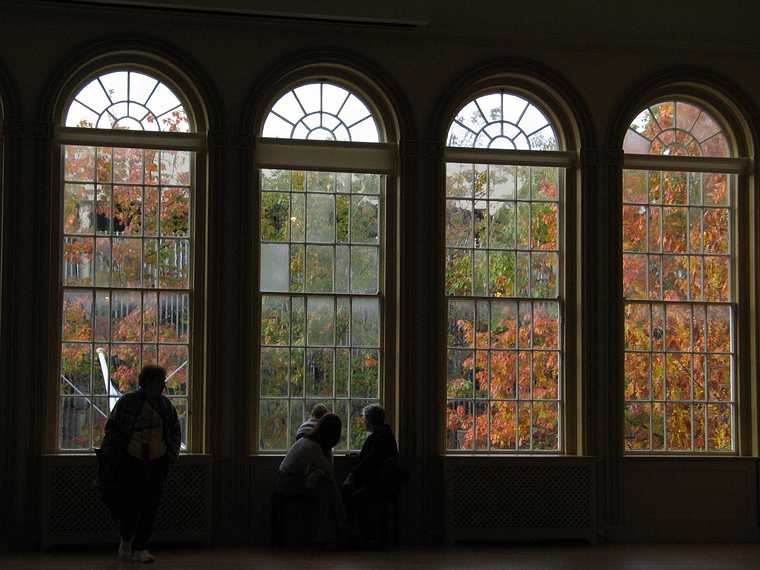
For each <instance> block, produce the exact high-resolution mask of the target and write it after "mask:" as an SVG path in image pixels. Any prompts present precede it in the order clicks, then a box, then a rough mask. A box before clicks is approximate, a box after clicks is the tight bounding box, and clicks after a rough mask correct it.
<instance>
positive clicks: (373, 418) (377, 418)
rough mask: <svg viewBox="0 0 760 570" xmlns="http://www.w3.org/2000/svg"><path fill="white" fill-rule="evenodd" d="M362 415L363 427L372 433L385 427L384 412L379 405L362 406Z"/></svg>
mask: <svg viewBox="0 0 760 570" xmlns="http://www.w3.org/2000/svg"><path fill="white" fill-rule="evenodd" d="M362 415H363V416H364V425H365V426H366V427H367V429H368V430H369V431H374V430H375V428H378V427H380V426H382V425H385V410H384V409H383V407H382V406H381V405H380V404H370V405H368V406H364V409H363V410H362Z"/></svg>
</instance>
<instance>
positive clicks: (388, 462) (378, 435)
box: [343, 404, 398, 538]
mask: <svg viewBox="0 0 760 570" xmlns="http://www.w3.org/2000/svg"><path fill="white" fill-rule="evenodd" d="M362 415H363V416H364V425H365V426H366V428H367V431H369V432H370V433H369V436H368V437H367V439H366V441H365V442H364V445H363V446H362V450H361V453H360V454H359V464H358V465H357V466H356V467H355V468H354V469H353V471H351V473H349V475H348V477H347V478H346V480H345V481H344V483H343V502H344V504H345V506H346V510H347V513H348V517H349V522H350V523H355V522H358V523H359V527H360V528H361V527H364V526H365V525H364V524H363V523H364V517H363V516H362V515H363V514H365V513H367V511H368V510H369V506H370V505H371V504H373V503H377V502H382V501H383V500H387V499H389V498H390V497H389V494H392V493H395V492H396V491H397V489H395V488H391V487H395V486H394V485H393V483H392V479H393V477H394V476H395V474H396V471H397V469H398V467H397V465H396V463H397V461H396V460H397V458H398V446H397V445H396V438H395V437H394V436H393V430H391V427H390V426H389V425H388V424H386V423H385V410H384V409H383V408H382V406H380V405H379V404H370V405H368V406H366V407H365V408H364V410H363V411H362ZM362 530H363V529H362ZM361 534H362V535H365V536H366V533H365V532H362V533H361ZM354 538H356V537H354Z"/></svg>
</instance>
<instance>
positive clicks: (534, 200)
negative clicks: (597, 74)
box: [442, 88, 575, 454]
mask: <svg viewBox="0 0 760 570" xmlns="http://www.w3.org/2000/svg"><path fill="white" fill-rule="evenodd" d="M489 97H490V99H491V100H492V101H493V103H494V104H493V105H491V112H489V111H488V110H487V109H488V106H486V108H485V109H484V108H483V107H484V105H483V101H488V98H489ZM502 101H504V102H507V101H510V102H512V107H513V110H512V113H513V114H514V116H513V117H510V116H507V117H504V116H503V113H507V111H506V110H505V111H504V112H502V111H501V109H502V107H501V105H502ZM515 103H519V106H518V105H516V104H515ZM504 108H505V109H506V106H505V107H504ZM468 109H469V110H468ZM494 109H496V110H494ZM541 109H545V107H544V106H543V105H542V104H540V103H539V102H538V101H536V100H535V99H534V97H533V96H532V95H529V94H527V93H525V92H523V91H522V90H515V89H504V88H502V89H492V90H490V91H485V92H481V93H480V94H479V95H478V96H476V97H474V98H473V97H470V98H469V99H467V103H466V104H465V105H463V106H462V107H460V109H459V111H458V112H457V113H455V114H454V115H453V119H452V123H451V124H450V126H449V128H448V130H447V132H446V139H445V140H446V144H447V148H446V149H445V150H444V157H445V161H446V167H447V173H448V177H449V178H450V175H451V174H452V172H454V171H456V170H457V169H456V168H454V167H460V166H461V167H468V168H466V169H465V170H470V169H474V174H473V177H472V180H479V179H480V178H482V176H480V175H479V174H478V173H479V172H480V173H481V174H485V179H484V180H485V181H480V182H478V183H476V185H475V187H474V188H473V192H472V193H468V194H467V196H466V197H465V200H474V203H475V208H476V209H477V208H478V206H477V203H478V202H479V201H480V202H483V201H488V202H489V203H490V202H492V201H493V202H494V204H497V205H498V204H500V203H505V204H509V203H511V201H514V203H515V206H517V205H520V206H521V207H522V208H523V209H525V208H526V207H527V208H531V207H533V206H535V207H537V208H539V209H540V208H546V207H550V209H551V210H552V212H553V216H556V228H555V232H556V235H555V237H554V238H553V240H550V241H551V242H552V245H551V247H550V246H549V245H550V244H548V243H543V244H541V245H540V246H537V247H538V249H537V250H536V251H532V250H533V245H531V244H528V245H527V247H524V246H518V245H513V246H509V245H506V246H505V245H504V244H501V245H496V246H493V247H492V246H491V244H489V247H485V248H484V247H483V246H484V245H485V244H486V243H487V240H491V239H492V238H493V236H491V235H490V234H491V231H489V232H488V235H489V236H490V237H488V238H487V240H486V241H483V240H479V239H477V237H476V239H475V240H474V242H473V243H472V244H470V245H469V246H467V247H468V248H471V251H472V254H473V260H474V258H475V256H476V255H477V254H479V253H480V254H481V255H482V254H484V253H485V254H487V255H489V257H490V255H491V254H496V255H497V257H498V256H503V255H507V256H509V255H510V254H512V255H522V256H525V255H533V254H535V253H538V254H540V255H544V254H545V253H546V252H545V251H540V250H544V249H546V248H547V247H548V248H549V249H550V250H552V251H551V253H550V254H551V255H556V256H557V259H556V263H557V267H556V271H555V275H556V279H555V280H554V281H553V282H552V281H551V280H550V283H552V286H551V287H550V288H551V289H554V288H556V294H551V293H550V294H548V297H547V296H545V294H542V293H541V289H542V288H544V289H545V288H546V287H545V285H546V283H544V282H543V280H542V279H536V284H537V285H538V288H537V289H536V290H534V289H533V282H532V280H531V279H530V278H529V282H528V285H527V286H526V288H525V290H524V291H522V290H521V291H519V292H518V291H517V290H516V291H515V292H514V293H511V294H510V293H504V292H499V293H498V294H492V293H493V292H492V291H491V287H492V286H491V283H490V281H491V278H490V277H489V278H488V281H489V283H488V284H486V285H485V287H486V289H484V290H483V292H481V293H478V292H477V291H475V294H474V296H473V295H472V293H469V294H467V293H465V294H464V295H462V294H457V293H454V294H452V292H451V291H450V288H449V283H448V279H446V292H445V295H446V301H447V305H448V309H447V311H450V310H451V308H452V307H453V306H455V305H461V304H462V303H463V302H464V303H465V304H467V303H471V304H472V312H471V314H472V317H473V318H474V319H476V321H477V320H480V317H479V316H477V317H476V315H479V314H480V312H481V307H483V308H484V309H485V313H484V314H486V315H487V314H489V313H490V314H491V318H493V314H494V312H497V309H498V311H504V310H505V309H508V310H511V311H512V312H514V313H515V314H518V313H519V314H520V315H523V314H532V315H533V316H534V317H535V316H536V315H538V314H539V313H540V314H544V313H546V314H554V321H553V322H554V325H553V330H555V331H556V335H555V336H554V338H553V340H551V342H550V345H551V346H549V345H546V346H544V347H543V348H541V347H538V346H536V347H533V346H531V345H530V344H525V342H526V339H527V338H529V337H530V336H531V333H529V335H528V337H525V339H522V340H519V341H518V340H511V341H510V340H507V342H508V343H510V345H509V346H504V345H503V344H502V345H498V344H494V340H493V336H494V330H491V333H490V336H491V337H492V338H491V340H490V341H486V344H485V345H483V344H481V341H480V340H478V337H479V336H482V334H480V333H475V334H474V337H475V339H474V340H467V341H466V342H468V343H469V345H470V346H469V347H468V348H466V351H471V352H472V360H473V363H474V366H475V368H480V366H481V365H480V364H479V362H480V361H481V359H480V357H479V355H478V352H482V353H485V355H486V356H488V355H490V356H488V360H489V362H490V360H492V358H493V356H494V354H496V355H503V354H506V352H509V351H512V352H514V355H515V357H516V358H517V355H518V354H520V355H522V356H521V357H520V358H522V357H524V358H525V359H527V360H528V361H529V360H531V359H532V356H533V353H534V352H535V351H543V353H544V354H542V355H541V360H542V361H543V360H546V358H544V357H545V356H546V357H547V358H548V359H549V360H552V359H554V364H553V367H554V368H553V369H554V370H555V371H556V374H555V375H554V379H555V383H554V386H555V387H554V388H552V389H550V390H549V392H552V393H553V394H554V396H553V397H552V396H549V397H548V399H545V398H547V395H546V394H544V395H543V396H536V398H544V399H543V400H540V399H536V400H534V399H533V396H532V395H531V396H527V398H526V397H525V394H522V393H521V394H518V391H521V388H519V385H518V384H516V385H515V387H514V393H513V394H512V395H507V396H503V395H502V396H499V395H495V396H494V394H492V393H490V394H488V395H485V396H484V395H483V394H478V387H477V385H476V384H475V383H474V381H473V384H474V386H475V387H474V389H475V392H474V393H473V395H472V397H471V398H470V401H469V404H470V405H471V407H472V410H473V411H474V412H475V413H473V414H472V417H473V419H474V420H475V421H473V422H471V423H472V425H471V426H470V427H466V426H465V427H466V430H465V431H466V432H469V431H472V434H471V438H470V439H471V440H472V443H469V444H468V443H467V442H466V440H467V438H464V440H463V441H464V442H465V445H464V446H462V445H460V443H461V442H460V441H459V439H461V438H460V437H459V436H460V435H461V434H459V435H457V438H456V440H452V435H451V427H452V425H454V424H451V421H452V413H453V414H454V416H456V417H455V420H454V423H455V424H457V422H458V421H459V419H458V416H461V415H462V413H463V411H464V413H465V415H466V402H457V400H459V399H460V398H459V396H457V395H452V393H451V392H450V388H451V384H450V382H449V381H450V378H444V380H445V384H446V386H447V388H446V390H445V392H444V394H445V397H446V401H447V402H448V405H447V406H446V409H447V411H446V417H445V418H444V419H445V423H446V424H447V428H446V430H445V432H444V435H445V436H446V437H445V438H444V439H445V441H444V442H443V444H442V445H443V449H444V451H445V453H452V454H472V453H490V454H511V453H534V454H542V453H543V454H547V453H548V454H557V453H563V452H565V450H566V449H574V448H575V442H574V441H570V440H569V439H568V437H572V435H570V434H565V422H566V421H567V419H568V415H567V414H566V411H565V407H566V402H565V390H566V383H567V382H566V379H565V366H566V361H567V358H566V353H565V342H564V328H565V324H564V323H565V302H564V296H565V287H566V285H565V259H564V251H565V247H566V244H565V243H564V231H563V230H562V226H563V222H562V220H563V218H564V215H565V205H566V202H565V201H566V196H565V190H566V188H565V184H566V178H567V176H566V175H567V174H568V171H569V169H570V168H572V167H573V165H574V161H575V159H574V155H573V153H572V152H568V151H565V150H564V149H563V143H562V140H563V139H561V138H560V136H561V134H560V132H559V131H558V127H557V123H556V122H555V121H554V120H550V119H548V118H547V117H549V116H552V117H553V114H549V113H546V112H545V111H543V110H541ZM529 112H530V113H531V114H532V116H533V126H531V127H528V126H527V125H528V124H530V123H523V122H522V121H524V117H525V116H526V115H528V114H529ZM467 113H469V117H470V118H469V119H468V114H467ZM489 115H491V116H492V117H493V120H490V121H489V120H487V119H486V116H489ZM502 119H505V121H502ZM510 119H512V120H510ZM467 121H470V123H471V124H469V125H468V124H467ZM509 126H517V127H523V133H517V134H512V133H508V134H510V135H512V136H513V137H514V138H515V140H516V142H518V144H515V145H514V146H515V147H517V148H513V145H512V143H511V141H510V144H509V145H502V146H506V147H507V148H494V147H496V146H497V145H498V144H499V142H498V136H500V135H501V129H502V128H504V129H505V132H507V131H506V129H507V127H509ZM489 128H490V129H492V130H493V129H497V128H498V130H493V132H491V133H489V132H488V131H487V130H486V129H489ZM457 131H458V135H457ZM542 132H544V133H548V135H550V136H549V141H548V144H547V139H543V140H542V141H536V140H533V141H531V140H529V136H531V137H535V136H536V134H542ZM478 137H480V138H478ZM520 137H522V138H520ZM486 139H489V142H485V140H486ZM491 139H493V140H491ZM491 142H494V143H496V144H492V145H491V146H490V148H489V144H490V143H491ZM538 143H540V144H538ZM521 146H522V148H520V147H521ZM546 151H554V152H551V153H549V152H546ZM452 169H453V170H452ZM500 171H514V173H513V175H512V177H510V176H507V178H508V179H510V178H511V179H512V180H513V183H515V180H517V179H518V178H519V177H520V176H521V173H528V174H527V175H526V177H525V180H527V181H528V183H527V185H526V189H522V188H521V186H520V184H519V183H518V187H517V188H515V189H514V191H513V192H512V193H511V194H510V193H509V191H507V195H502V193H503V192H504V189H503V188H498V189H497V190H496V194H495V195H494V193H493V189H492V188H491V182H493V180H492V178H493V173H494V172H495V173H497V177H496V179H495V180H496V181H497V185H499V183H498V181H499V175H498V173H499V172H500ZM534 171H535V172H536V173H541V172H545V173H551V178H552V179H553V180H554V184H553V185H549V186H553V187H554V191H553V192H554V193H553V194H552V193H550V194H551V197H549V194H547V195H545V196H541V192H542V191H543V190H548V189H549V186H544V185H540V184H537V185H536V187H535V189H534V188H533V184H532V181H533V173H534ZM539 178H540V176H539ZM536 181H538V179H537V180H536ZM478 185H483V186H484V188H488V190H482V192H485V193H481V194H478V190H477V186H478ZM449 186H450V181H447V189H446V197H447V198H448V199H447V203H448V202H450V201H451V199H452V198H454V199H458V198H457V196H459V194H458V192H459V191H458V190H457V191H456V192H457V193H455V194H451V188H449ZM508 186H509V184H508ZM504 200H506V202H504ZM474 211H475V210H473V212H474ZM490 211H491V206H490V205H489V206H488V208H487V212H490ZM489 216H490V214H489ZM550 217H552V216H550ZM446 224H447V229H446V234H447V236H446V237H447V243H448V239H449V228H448V222H446ZM477 225H478V224H476V226H477ZM489 225H490V224H489ZM471 229H472V228H471ZM473 231H476V230H473ZM476 233H477V231H476ZM539 235H540V234H539ZM529 239H530V238H529ZM451 245H452V244H451V243H448V244H447V246H446V247H447V248H449V249H450V247H451ZM534 245H535V244H534ZM505 247H506V249H505ZM448 257H449V255H447V258H448ZM473 263H474V264H475V265H472V267H470V270H471V271H476V269H475V268H476V266H477V263H476V262H475V261H472V262H471V264H473ZM447 264H448V261H447ZM487 265H488V267H489V270H488V271H489V273H490V272H491V269H490V265H491V263H490V262H488V264H487ZM541 274H542V272H539V275H538V277H541ZM447 277H448V271H447ZM473 279H477V275H475V274H473ZM472 285H473V286H474V285H475V281H473V282H472ZM483 293H485V294H486V296H485V297H484V296H483ZM488 305H490V308H489V307H488ZM468 310H469V309H468ZM547 311H548V313H547ZM486 318H488V317H486ZM536 318H537V317H536ZM444 319H445V322H449V321H450V319H451V317H450V316H448V317H446V316H445V317H444ZM505 322H506V321H505ZM475 324H476V322H475V321H473V322H471V323H470V325H473V326H472V330H473V331H475V330H476V327H475ZM502 324H503V323H502ZM457 326H458V325H457ZM478 326H479V325H478ZM488 326H489V327H490V326H491V325H488ZM459 328H461V327H459ZM459 328H458V329H457V330H459ZM467 330H469V326H465V327H464V329H462V330H460V331H459V332H460V333H462V334H461V335H459V334H454V338H455V339H456V338H458V337H459V336H462V337H464V338H466V337H467V334H466V331H467ZM535 333H536V331H533V333H532V334H535ZM500 334H501V333H497V338H498V336H499V335H500ZM521 334H522V333H521ZM443 336H444V340H445V339H447V337H448V340H446V342H445V345H444V353H448V354H449V360H450V357H451V351H452V345H451V342H450V341H451V338H452V329H451V323H450V322H449V325H448V333H447V334H445V335H443ZM487 336H488V335H487ZM502 336H503V335H502ZM507 336H509V335H507ZM505 338H506V337H505ZM510 338H511V337H510ZM460 340H461V339H460ZM502 340H504V339H502ZM543 340H544V341H546V339H543ZM499 342H501V341H499ZM512 343H513V344H512ZM461 348H463V347H461V346H460V347H458V348H457V349H456V350H459V349H461ZM505 348H506V349H507V351H504V349H505ZM537 360H538V359H537ZM484 366H485V370H486V372H487V373H488V374H491V372H493V370H492V369H493V366H492V363H489V364H488V365H485V364H484ZM442 368H443V371H444V375H445V376H447V377H448V370H449V368H450V367H449V363H447V362H446V361H444V362H443V363H442ZM475 368H473V371H474V370H475ZM489 370H491V372H488V371H489ZM529 370H530V371H531V375H530V377H531V378H533V375H534V374H535V370H534V369H533V368H532V367H531V368H529ZM513 374H516V372H515V371H514V370H513V371H512V372H511V373H510V374H509V375H508V376H512V375H513ZM491 375H492V374H491ZM491 380H492V379H491V378H490V377H489V382H491ZM516 380H518V378H516ZM532 381H533V380H531V382H532ZM531 382H529V384H530V383H531ZM550 384H551V382H550ZM482 386H483V384H482V381H481V388H480V391H481V392H482V389H483V388H482ZM490 389H492V386H491V387H489V386H488V385H486V390H490ZM528 390H529V391H531V390H532V388H529V389H528ZM531 394H532V392H531ZM452 403H453V404H454V408H452ZM458 404H465V408H462V406H458ZM534 404H536V405H537V406H538V407H539V408H540V407H542V406H546V405H553V406H555V407H554V409H555V412H554V413H553V420H552V422H553V425H554V427H553V428H552V429H549V431H550V432H552V433H550V434H549V435H548V436H547V438H544V437H542V436H540V434H539V437H537V438H536V439H535V440H534V437H533V436H534V433H535V430H536V425H535V424H534V423H533V422H534V419H536V418H534V417H533V406H534ZM483 405H485V406H487V409H486V412H485V415H486V416H488V417H489V418H490V419H488V420H487V422H488V426H487V430H486V433H487V441H485V443H482V442H481V443H478V439H479V438H481V435H482V434H481V433H479V429H478V427H477V425H478V423H479V421H480V419H479V418H478V417H477V416H478V414H479V413H480V412H478V411H477V410H478V408H479V407H482V406H483ZM494 405H495V406H496V407H497V408H498V407H499V406H501V408H504V409H501V408H500V411H499V410H497V412H498V413H499V414H501V413H502V412H504V411H505V409H506V408H507V407H509V406H510V405H512V406H513V408H514V409H513V418H512V420H511V421H512V422H513V423H514V425H513V427H512V433H511V436H510V434H507V436H509V437H507V438H506V444H505V442H504V441H502V440H504V438H503V437H501V436H500V432H499V430H498V429H497V431H496V432H494V431H493V426H492V425H491V423H492V420H493V418H491V416H492V415H493V413H496V412H494V410H493V406H494ZM518 407H521V408H522V409H518ZM550 407H551V406H550ZM460 408H462V409H460ZM526 410H527V414H528V415H526V416H525V417H527V420H528V424H529V425H528V426H527V427H526V426H525V425H524V424H523V422H518V415H521V414H522V412H523V411H526ZM522 415H524V414H522ZM549 415H550V416H551V415H552V414H549ZM501 419H502V418H501V416H499V421H501ZM538 421H543V420H538ZM552 422H550V423H552ZM501 423H503V422H501ZM502 427H504V426H502ZM508 431H509V430H508ZM505 433H506V432H505ZM494 434H495V436H496V439H494ZM502 435H503V434H502ZM452 442H454V444H452ZM510 442H511V443H510Z"/></svg>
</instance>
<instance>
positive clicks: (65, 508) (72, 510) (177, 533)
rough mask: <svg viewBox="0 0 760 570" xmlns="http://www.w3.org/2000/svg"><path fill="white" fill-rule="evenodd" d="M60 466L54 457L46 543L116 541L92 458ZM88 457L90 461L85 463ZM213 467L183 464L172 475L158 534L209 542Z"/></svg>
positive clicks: (47, 481)
mask: <svg viewBox="0 0 760 570" xmlns="http://www.w3.org/2000/svg"><path fill="white" fill-rule="evenodd" d="M78 459H80V461H78V462H77V463H63V461H65V460H61V461H62V463H61V464H59V463H58V462H57V461H56V460H55V459H53V458H51V459H50V460H49V461H48V462H47V465H46V467H45V477H44V480H43V501H44V503H43V504H44V511H43V544H44V546H46V547H47V546H51V545H54V544H77V543H97V542H104V541H109V542H110V541H113V540H114V537H115V536H117V534H116V533H117V525H116V523H115V522H114V521H113V519H112V518H111V516H110V514H109V512H108V510H107V509H106V507H105V505H104V504H103V502H102V501H101V500H100V495H99V493H98V491H97V490H96V489H95V486H94V485H95V474H96V469H95V465H94V461H93V460H92V459H90V458H87V459H85V458H78ZM85 460H86V463H85ZM210 489H211V465H210V464H209V463H189V464H182V463H180V465H177V466H176V467H174V468H173V469H172V470H171V471H170V473H169V477H168V479H167V482H166V487H165V490H164V497H163V500H162V502H161V507H160V508H159V511H158V515H157V517H156V524H155V527H154V538H155V539H156V540H162V539H163V540H172V541H202V542H208V541H209V538H210V536H209V533H210V526H211V525H210V522H211V521H210V519H211V508H210V507H211V497H210Z"/></svg>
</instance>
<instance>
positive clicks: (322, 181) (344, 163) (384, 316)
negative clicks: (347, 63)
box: [251, 70, 396, 453]
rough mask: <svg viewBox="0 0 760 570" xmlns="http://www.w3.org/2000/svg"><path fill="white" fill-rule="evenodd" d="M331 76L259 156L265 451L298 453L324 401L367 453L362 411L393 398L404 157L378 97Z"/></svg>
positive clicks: (268, 132)
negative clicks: (398, 158) (299, 437)
mask: <svg viewBox="0 0 760 570" xmlns="http://www.w3.org/2000/svg"><path fill="white" fill-rule="evenodd" d="M304 71H305V70H304ZM305 73H308V72H307V71H305ZM323 77H324V76H322V77H314V76H313V75H308V76H302V77H301V78H300V79H297V80H296V81H295V83H289V84H286V85H285V86H284V88H283V89H281V90H280V91H279V93H280V95H279V96H278V97H276V98H273V99H274V101H275V102H274V103H272V104H270V106H268V107H267V111H266V113H265V115H264V118H263V121H262V127H261V131H260V137H259V139H258V140H257V143H256V148H255V156H254V161H255V164H256V167H257V169H258V183H259V192H258V205H259V216H258V218H259V236H258V238H257V240H258V248H257V249H258V252H259V259H258V263H257V264H258V266H259V271H258V291H259V295H258V297H259V298H258V303H257V307H258V309H257V311H259V313H258V314H259V317H260V318H258V319H256V329H257V333H258V335H259V343H258V346H259V350H258V353H257V355H256V370H257V379H258V382H257V384H258V385H256V387H255V390H254V398H253V402H254V404H253V405H254V406H255V407H256V412H255V413H254V414H252V416H253V417H256V418H258V421H257V422H255V425H252V426H251V428H252V442H255V443H253V445H252V447H253V449H254V451H258V452H269V453H271V452H282V451H285V450H287V448H288V447H289V446H290V445H291V444H292V442H293V441H294V440H295V437H296V433H297V430H298V427H299V425H300V424H301V423H302V422H303V421H304V420H305V419H307V418H308V416H309V412H310V410H311V408H312V407H313V406H314V405H315V404H317V403H323V404H325V405H327V407H328V408H329V409H330V410H331V411H333V412H334V413H336V414H337V415H338V416H339V417H340V418H341V419H342V421H343V426H344V429H343V436H342V440H341V442H340V443H339V444H338V446H337V447H336V449H338V450H342V451H348V450H355V449H358V448H360V447H361V445H362V443H363V442H364V439H365V438H366V436H367V433H366V431H365V428H364V425H363V423H362V419H361V411H362V408H363V407H364V406H365V405H367V404H369V403H372V402H384V401H387V400H386V395H387V394H388V390H391V389H393V387H392V384H393V376H392V374H393V369H394V365H393V364H392V363H393V362H394V358H395V356H394V353H393V350H394V349H393V345H394V343H393V342H392V341H391V339H392V338H393V336H392V335H393V333H392V330H393V327H392V326H391V325H389V323H388V319H389V318H392V315H393V314H394V313H393V305H394V293H393V290H392V287H390V284H392V283H394V277H393V272H394V264H395V262H394V260H393V259H392V252H393V251H394V249H393V243H394V238H395V236H394V235H393V232H391V231H387V230H389V228H393V227H394V221H393V220H394V219H395V208H394V206H393V203H394V202H393V200H394V196H393V192H392V190H391V189H392V188H393V187H394V186H395V184H396V182H395V176H396V171H395V166H394V165H395V153H396V150H395V146H394V145H390V144H387V143H383V142H381V141H383V140H384V137H385V132H386V131H385V124H384V120H383V119H384V118H387V117H382V116H381V115H380V113H379V111H377V110H376V109H377V108H378V107H377V106H376V105H375V104H372V103H370V98H369V97H368V96H366V95H364V93H366V92H367V90H362V89H360V88H359V87H357V86H355V85H354V84H353V83H351V82H348V81H345V80H344V79H343V78H342V77H341V78H338V77H336V78H330V79H325V78H323ZM389 412H390V413H391V414H392V410H389Z"/></svg>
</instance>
